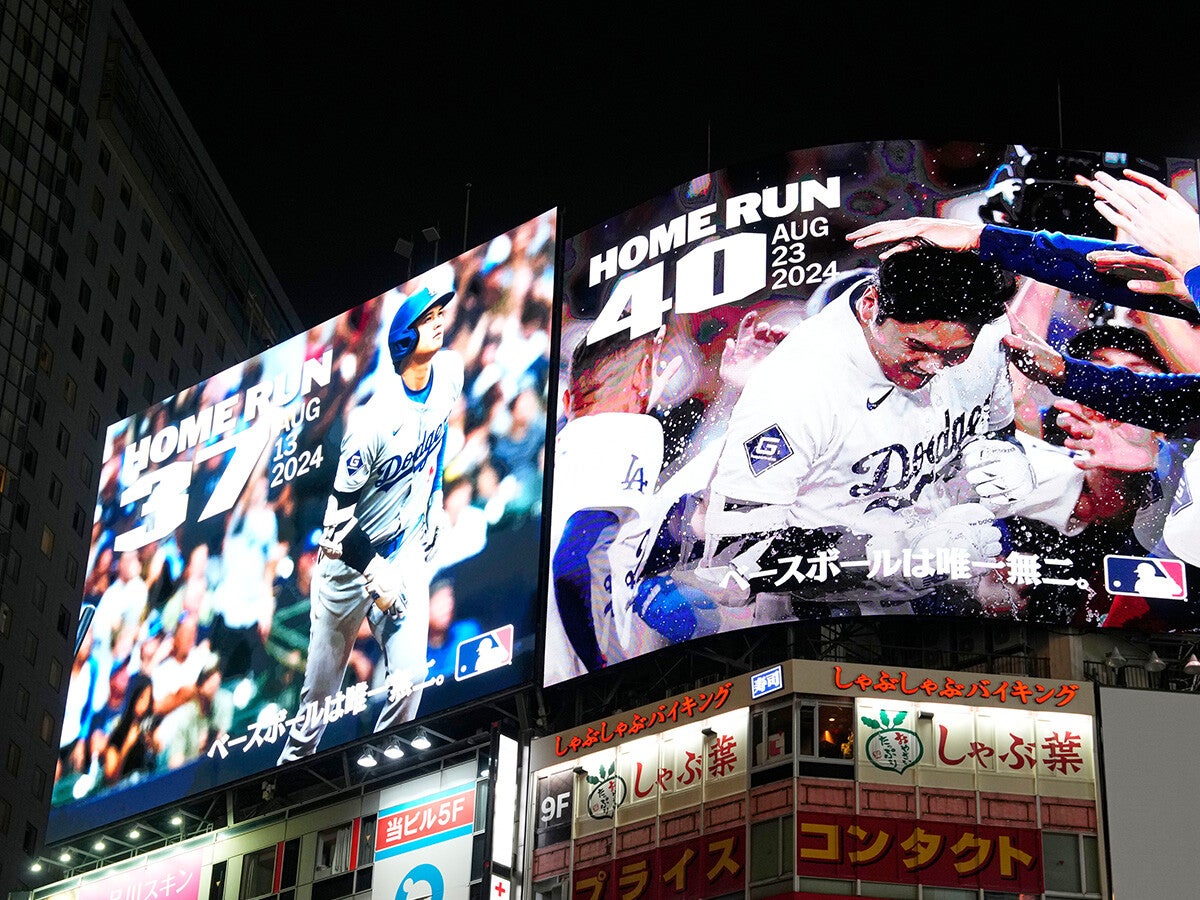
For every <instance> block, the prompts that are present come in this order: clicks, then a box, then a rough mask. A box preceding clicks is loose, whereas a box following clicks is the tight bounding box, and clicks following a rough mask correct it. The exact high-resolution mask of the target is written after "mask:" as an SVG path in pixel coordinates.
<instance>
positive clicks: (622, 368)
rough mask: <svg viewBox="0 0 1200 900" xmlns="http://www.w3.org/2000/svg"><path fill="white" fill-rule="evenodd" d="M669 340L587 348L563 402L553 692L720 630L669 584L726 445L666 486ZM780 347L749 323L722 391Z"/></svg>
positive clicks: (711, 614)
mask: <svg viewBox="0 0 1200 900" xmlns="http://www.w3.org/2000/svg"><path fill="white" fill-rule="evenodd" d="M663 337H664V335H663V332H662V331H660V333H659V334H658V335H656V336H654V337H653V338H652V337H649V336H648V337H646V338H644V339H641V340H634V341H630V340H629V339H628V338H625V337H624V336H623V335H617V336H614V337H611V338H606V339H604V340H601V341H598V342H596V343H594V344H588V342H587V341H586V340H584V341H581V342H580V344H579V345H578V346H577V347H576V348H575V352H574V354H573V355H572V360H571V367H570V374H569V379H568V386H567V388H566V389H565V390H564V392H563V410H564V414H565V415H566V417H567V420H568V421H567V424H566V425H564V426H563V428H562V429H561V430H560V431H559V433H558V437H557V441H556V445H555V457H554V458H555V477H554V481H555V493H554V504H553V512H552V516H551V546H552V547H553V548H554V552H553V558H552V566H551V568H552V574H553V581H552V586H551V587H552V590H553V591H554V602H553V603H551V604H550V605H549V614H548V616H547V646H548V648H549V649H548V652H547V654H546V674H545V683H546V684H554V683H557V682H558V681H563V680H565V679H567V678H571V677H574V676H575V675H581V674H583V673H584V672H586V671H589V670H594V669H596V668H599V667H601V666H604V665H607V664H609V663H614V662H619V661H621V660H625V659H632V658H633V657H636V656H639V655H641V654H643V653H646V652H648V651H650V650H653V649H657V648H659V647H663V646H666V645H667V644H670V643H676V642H679V641H684V640H688V639H690V638H693V637H701V636H704V635H706V634H711V633H713V632H715V631H717V630H719V628H720V627H721V618H720V611H719V610H718V609H717V608H716V607H715V606H714V604H713V603H712V602H711V600H709V599H708V598H706V597H705V596H704V594H703V592H702V591H701V590H699V589H697V588H695V587H692V586H688V585H684V584H680V583H678V582H676V581H675V579H674V578H672V577H671V576H670V575H668V574H665V573H666V570H667V569H669V568H672V567H673V565H674V563H675V562H676V561H677V559H678V556H679V553H680V544H681V532H682V531H685V530H686V527H685V526H684V524H683V523H685V522H686V521H687V520H688V519H690V513H691V506H690V505H689V504H691V503H694V500H692V499H691V497H692V495H693V494H699V493H700V492H701V491H702V490H703V489H704V488H706V487H707V485H708V481H709V479H710V478H711V477H712V470H713V466H714V465H715V462H716V453H717V452H718V450H719V445H714V446H713V447H711V449H710V451H708V452H705V451H701V453H700V454H699V455H697V456H696V457H695V458H694V459H692V460H691V461H689V462H688V464H687V465H685V466H683V467H682V468H681V469H680V470H679V471H678V472H676V473H675V474H674V475H672V476H671V478H670V479H669V481H668V482H667V483H666V484H663V485H661V486H660V485H659V480H660V477H661V474H662V468H663V457H664V450H663V428H662V425H661V424H660V422H659V420H658V419H657V418H655V417H654V416H652V415H649V414H647V410H649V409H651V408H653V407H654V405H655V402H656V400H657V395H658V393H659V392H660V391H661V390H662V389H663V388H665V386H666V384H667V383H668V382H669V381H670V380H671V377H672V375H673V374H674V373H675V371H676V369H677V368H678V367H679V364H680V363H682V359H680V358H678V357H677V358H676V359H674V360H672V361H671V362H670V363H668V364H666V365H662V366H660V365H659V364H658V362H657V360H658V357H659V353H660V350H661V346H662V339H663ZM781 338H782V332H780V331H777V330H775V329H772V328H771V327H770V326H769V325H768V324H767V323H765V322H761V321H759V319H758V317H757V315H756V314H755V313H750V314H749V315H747V316H746V317H745V318H744V319H743V320H742V322H741V323H740V325H739V328H738V333H737V336H736V338H734V339H731V340H729V341H727V342H726V345H725V349H724V353H723V355H722V359H721V368H720V377H721V380H722V383H723V384H724V385H726V386H727V387H728V388H729V389H730V390H732V391H737V390H740V388H741V386H742V385H744V384H745V377H746V375H747V374H748V373H749V371H751V370H752V369H753V367H754V366H755V365H757V364H758V363H759V361H760V360H761V359H763V358H764V357H765V356H766V354H767V353H768V352H769V351H770V350H771V349H772V348H773V347H774V346H775V345H776V344H777V343H778V342H779V340H780V339H781Z"/></svg>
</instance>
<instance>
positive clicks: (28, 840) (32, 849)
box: [22, 822, 38, 856]
mask: <svg viewBox="0 0 1200 900" xmlns="http://www.w3.org/2000/svg"><path fill="white" fill-rule="evenodd" d="M22 846H24V848H25V852H26V853H27V854H28V855H29V856H33V854H35V853H36V852H37V848H38V830H37V826H36V825H34V824H33V823H32V822H26V823H25V838H24V840H23V841H22Z"/></svg>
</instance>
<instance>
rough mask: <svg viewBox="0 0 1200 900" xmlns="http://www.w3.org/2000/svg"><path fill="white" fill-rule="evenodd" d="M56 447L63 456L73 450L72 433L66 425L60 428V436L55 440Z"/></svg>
mask: <svg viewBox="0 0 1200 900" xmlns="http://www.w3.org/2000/svg"><path fill="white" fill-rule="evenodd" d="M54 446H55V448H56V449H57V450H58V452H59V453H61V454H62V455H63V456H66V455H67V452H68V451H69V450H70V449H71V432H70V431H68V430H67V426H66V425H62V424H60V425H59V426H58V436H57V437H56V438H55V439H54Z"/></svg>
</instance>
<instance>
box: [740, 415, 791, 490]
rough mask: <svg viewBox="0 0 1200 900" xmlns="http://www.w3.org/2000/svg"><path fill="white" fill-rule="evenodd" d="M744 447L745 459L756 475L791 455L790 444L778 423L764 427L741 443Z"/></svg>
mask: <svg viewBox="0 0 1200 900" xmlns="http://www.w3.org/2000/svg"><path fill="white" fill-rule="evenodd" d="M742 446H743V447H745V448H746V460H747V461H748V462H749V463H750V471H751V473H753V474H754V476H755V477H758V476H759V475H761V474H762V473H763V472H765V471H767V469H769V468H771V466H774V465H778V464H779V463H781V462H783V461H784V460H785V459H787V458H788V457H789V456H791V455H792V452H793V451H792V445H791V444H789V443H788V439H787V438H786V437H785V436H784V434H783V430H782V429H781V428H780V427H779V426H778V425H772V426H770V427H769V428H765V429H763V430H762V431H760V432H759V433H758V434H756V435H755V436H754V437H752V438H750V439H749V440H748V441H744V442H743V444H742Z"/></svg>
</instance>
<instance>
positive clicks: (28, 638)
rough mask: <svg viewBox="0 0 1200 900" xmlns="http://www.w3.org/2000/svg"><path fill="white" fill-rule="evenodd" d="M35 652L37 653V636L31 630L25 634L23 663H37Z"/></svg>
mask: <svg viewBox="0 0 1200 900" xmlns="http://www.w3.org/2000/svg"><path fill="white" fill-rule="evenodd" d="M37 651H38V637H37V634H35V633H34V631H33V630H32V629H30V630H29V631H27V632H25V651H24V656H25V661H26V662H31V663H33V662H37Z"/></svg>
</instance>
